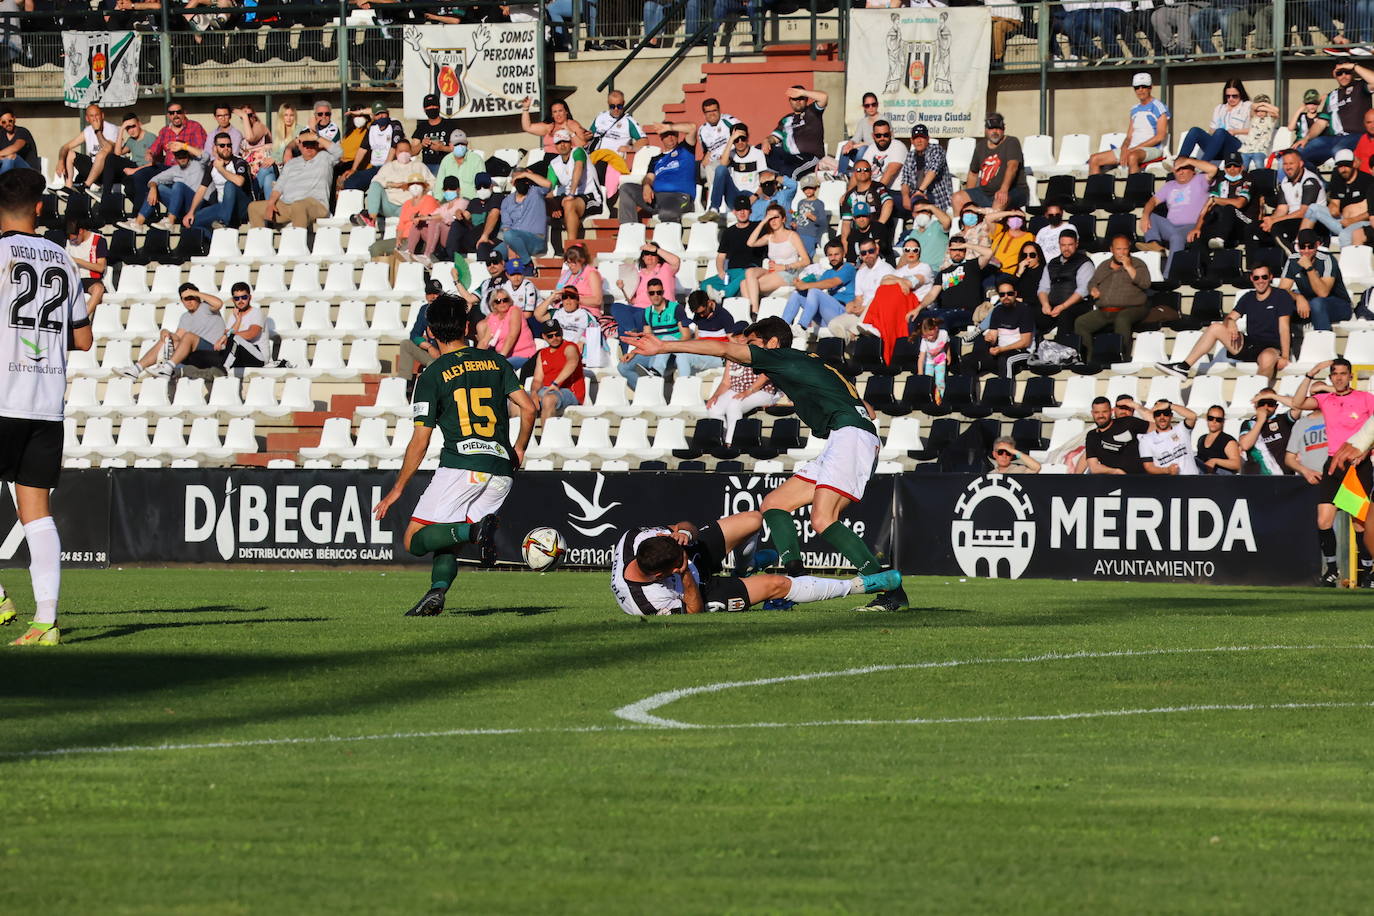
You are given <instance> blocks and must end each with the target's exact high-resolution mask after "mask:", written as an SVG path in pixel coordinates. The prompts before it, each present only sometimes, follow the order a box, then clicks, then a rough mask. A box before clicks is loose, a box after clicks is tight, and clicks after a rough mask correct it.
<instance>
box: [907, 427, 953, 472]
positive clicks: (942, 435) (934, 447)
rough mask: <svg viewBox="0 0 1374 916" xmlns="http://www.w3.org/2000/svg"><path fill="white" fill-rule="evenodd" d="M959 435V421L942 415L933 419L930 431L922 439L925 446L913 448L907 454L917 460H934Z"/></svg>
mask: <svg viewBox="0 0 1374 916" xmlns="http://www.w3.org/2000/svg"><path fill="white" fill-rule="evenodd" d="M958 437H959V421H958V420H955V419H952V418H950V417H941V418H940V419H938V420H933V421H931V424H930V432H929V433H927V434H926V437H925V438H924V439H923V440H922V443H923V444H924V446H925V448H920V449H913V450H911V451H909V452H907V456H908V457H911V458H915V459H916V460H917V461H933V460H934V459H935V458H937V457H938V456H939V454H940V453H941V452H942V451H944V450H945V448H946V447H947V446H948V445H949V444H950V443H951V442H953V441H954V440H955V439H957V438H958Z"/></svg>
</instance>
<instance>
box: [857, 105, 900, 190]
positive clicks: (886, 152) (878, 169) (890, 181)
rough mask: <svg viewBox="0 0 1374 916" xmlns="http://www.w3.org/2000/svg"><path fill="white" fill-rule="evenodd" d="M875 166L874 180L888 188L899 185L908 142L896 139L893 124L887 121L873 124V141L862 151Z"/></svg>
mask: <svg viewBox="0 0 1374 916" xmlns="http://www.w3.org/2000/svg"><path fill="white" fill-rule="evenodd" d="M859 155H861V156H862V157H863V158H865V159H867V160H868V162H869V164H870V165H872V166H873V180H874V181H876V182H878V183H879V184H881V185H882V186H883V187H886V188H896V187H897V177H898V176H899V175H901V173H902V165H903V164H905V162H906V144H905V143H903V142H902V141H901V140H894V139H893V136H892V125H891V124H889V123H888V122H887V121H876V122H874V124H873V142H872V143H870V144H868V146H866V147H865V148H864V150H863V152H862V153H860V154H859Z"/></svg>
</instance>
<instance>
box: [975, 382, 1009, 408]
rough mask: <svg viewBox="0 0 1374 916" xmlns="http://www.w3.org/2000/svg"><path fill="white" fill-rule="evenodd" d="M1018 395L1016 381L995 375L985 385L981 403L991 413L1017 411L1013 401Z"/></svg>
mask: <svg viewBox="0 0 1374 916" xmlns="http://www.w3.org/2000/svg"><path fill="white" fill-rule="evenodd" d="M1015 395H1016V380H1015V379H1009V378H1006V377H1005V376H1001V375H994V376H993V377H992V378H990V379H988V380H987V381H986V382H984V383H983V396H982V398H980V399H979V403H980V404H981V405H982V406H983V407H986V408H987V409H988V411H990V412H991V413H1004V412H1006V411H1007V410H1015V409H1016V405H1015V403H1014V401H1013V399H1014V397H1015Z"/></svg>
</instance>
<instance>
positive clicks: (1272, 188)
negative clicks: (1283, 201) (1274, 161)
mask: <svg viewBox="0 0 1374 916" xmlns="http://www.w3.org/2000/svg"><path fill="white" fill-rule="evenodd" d="M1245 177H1246V178H1248V179H1250V196H1251V197H1252V198H1253V199H1255V200H1263V201H1264V202H1265V203H1267V204H1269V205H1270V206H1276V205H1277V204H1278V198H1279V173H1278V170H1277V169H1251V170H1250V171H1248V172H1246V173H1245Z"/></svg>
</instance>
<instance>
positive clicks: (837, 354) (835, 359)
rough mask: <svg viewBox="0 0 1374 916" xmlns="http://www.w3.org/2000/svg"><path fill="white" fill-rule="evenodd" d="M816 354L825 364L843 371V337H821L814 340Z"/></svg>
mask: <svg viewBox="0 0 1374 916" xmlns="http://www.w3.org/2000/svg"><path fill="white" fill-rule="evenodd" d="M816 355H817V356H818V357H820V359H821V360H822V361H823V362H825V363H826V364H827V365H830V366H834V367H835V368H836V369H839V370H840V371H841V372H843V371H844V369H845V365H844V338H842V337H822V338H821V339H820V340H818V341H816Z"/></svg>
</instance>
